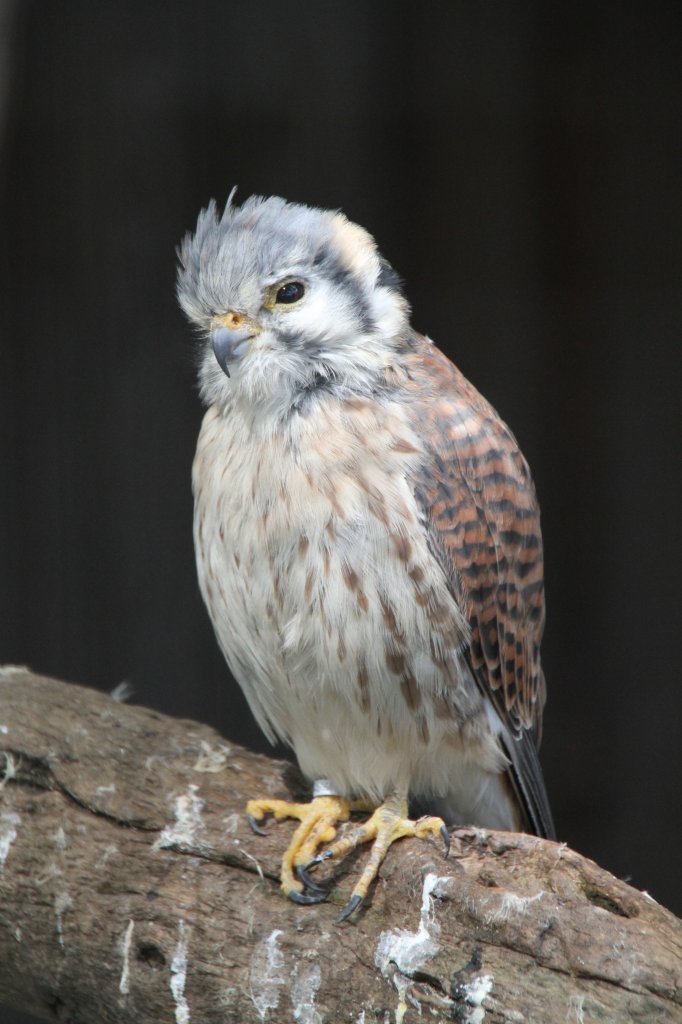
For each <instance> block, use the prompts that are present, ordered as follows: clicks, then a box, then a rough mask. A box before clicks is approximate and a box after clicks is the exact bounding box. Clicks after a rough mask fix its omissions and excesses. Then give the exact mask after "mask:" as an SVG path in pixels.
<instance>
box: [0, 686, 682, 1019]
mask: <svg viewBox="0 0 682 1024" xmlns="http://www.w3.org/2000/svg"><path fill="white" fill-rule="evenodd" d="M0 776H2V782H1V783H0V1004H3V1005H5V1006H12V1007H17V1008H20V1009H22V1010H25V1011H28V1012H30V1013H33V1014H35V1015H36V1016H38V1017H41V1018H43V1019H45V1020H55V1019H58V1020H60V1021H70V1022H72V1024H78V1022H91V1021H93V1020H97V1021H101V1022H103V1024H108V1022H111V1024H124V1022H131V1024H132V1022H134V1024H141V1022H147V1021H149V1022H152V1021H153V1022H155V1024H156V1022H158V1021H175V1022H176V1024H190V1022H200V1024H213V1022H216V1024H217V1022H220V1024H226V1022H231V1021H235V1022H236V1021H240V1022H244V1024H250V1022H258V1024H260V1022H262V1021H266V1020H267V1021H273V1022H274V1021H277V1022H279V1021H296V1022H299V1024H321V1022H323V1021H324V1022H334V1021H349V1022H358V1024H359V1022H364V1024H370V1022H372V1021H378V1022H382V1024H383V1022H384V1021H386V1022H388V1021H394V1020H395V1021H398V1022H403V1024H414V1022H416V1021H418V1020H421V1021H424V1020H433V1021H458V1022H461V1024H476V1022H479V1021H483V1020H484V1019H485V1021H486V1022H487V1024H497V1022H526V1024H528V1022H538V1024H539V1022H543V1024H544V1022H554V1021H557V1022H562V1024H563V1022H565V1021H568V1022H575V1024H580V1022H582V1021H584V1022H587V1021H591V1020H595V1021H596V1020H608V1021H619V1022H620V1021H623V1022H625V1021H641V1022H642V1024H644V1022H646V1024H650V1022H654V1021H670V1022H673V1021H677V1022H679V1021H680V1019H681V1015H682V991H681V989H682V985H681V974H682V970H681V963H682V924H681V923H680V921H678V920H677V919H676V918H675V917H673V915H672V914H670V913H669V912H668V911H666V910H665V909H663V908H662V907H660V906H659V905H658V904H657V903H656V902H655V901H654V900H652V899H651V898H650V897H648V896H647V895H646V894H644V893H640V892H637V891H636V890H634V889H632V888H630V887H629V886H627V885H626V884H624V883H623V882H620V881H619V880H618V879H616V878H614V877H613V876H612V875H610V874H608V873H607V872H606V871H603V870H602V869H601V868H599V867H597V865H596V864H594V863H593V862H591V861H589V860H586V859H585V858H583V857H581V856H580V855H579V854H577V853H574V852H573V851H572V850H569V849H568V848H567V847H565V846H562V845H559V844H557V843H551V842H546V841H543V840H540V839H536V838H533V837H530V836H524V835H515V834H509V833H502V832H497V833H496V832H483V831H480V830H473V829H461V830H457V831H456V832H455V833H454V835H453V849H452V853H451V855H450V857H449V859H448V860H445V859H444V858H443V856H442V854H441V852H440V850H439V849H438V848H437V847H436V846H435V845H430V844H427V843H421V842H415V841H405V842H403V843H400V844H398V845H397V846H396V847H394V848H393V849H392V850H391V851H390V852H389V855H388V857H387V860H386V863H385V864H384V866H383V868H382V872H381V879H380V880H379V883H378V885H377V886H376V888H375V890H374V892H373V897H372V901H371V905H370V906H369V907H368V908H367V909H366V910H365V911H364V912H362V913H361V914H360V915H359V917H358V918H357V920H356V921H355V922H348V923H346V924H343V925H340V926H335V925H334V923H333V922H334V919H335V917H336V915H337V914H338V909H339V907H341V906H342V905H343V904H344V903H345V901H346V899H347V898H348V895H349V892H350V889H351V887H352V882H351V878H350V877H345V876H344V873H343V871H344V869H337V871H338V873H337V876H336V879H335V883H336V884H335V887H334V888H333V889H332V894H331V898H330V901H329V902H328V903H325V904H320V905H318V906H313V907H299V906H296V905H294V904H292V903H290V902H289V901H287V900H286V899H285V898H284V897H283V896H282V895H281V894H280V892H279V887H278V881H277V879H278V872H279V859H280V857H281V854H282V851H283V850H284V848H285V844H286V843H287V841H288V839H289V837H290V835H291V831H292V829H293V824H292V823H290V822H282V823H278V824H273V825H272V827H271V828H270V829H269V831H270V834H269V836H267V837H264V838H261V837H258V836H255V835H253V834H252V832H251V831H250V830H249V828H248V826H247V824H246V821H245V818H244V814H243V808H244V805H245V803H246V800H247V799H248V798H249V797H252V796H254V795H258V794H268V795H273V796H282V797H287V796H288V795H289V792H288V789H287V785H286V782H285V780H286V778H287V775H286V766H285V765H284V764H283V763H282V762H279V761H274V760H270V759H267V758H264V757H259V756H256V755H254V754H251V753H249V752H248V751H246V750H243V749H242V748H240V747H237V746H235V745H234V744H227V743H226V742H225V741H223V740H222V739H221V737H220V736H219V735H218V734H217V733H215V732H214V731H213V730H211V729H209V728H207V727H206V726H203V725H200V724H197V723H196V722H189V721H179V720H176V719H172V718H168V717H166V716H164V715H161V714H158V713H157V712H154V711H150V710H147V709H145V708H138V707H131V706H128V705H125V704H121V703H117V702H116V701H114V700H112V699H111V698H110V697H107V696H105V695H103V694H101V693H98V692H96V691H93V690H88V689H84V688H82V687H79V686H74V685H70V684H65V683H60V682H56V681H54V680H51V679H45V678H41V677H39V676H36V675H33V674H32V673H31V672H29V671H28V670H27V669H19V668H16V667H5V668H4V669H0ZM365 855H366V854H365V853H363V852H360V853H359V854H358V858H360V859H361V858H363V857H364V856H365ZM357 866H358V864H357V861H356V862H355V864H354V865H353V864H351V865H345V870H346V871H347V870H348V869H349V868H350V869H351V870H352V869H353V867H354V868H355V870H357Z"/></svg>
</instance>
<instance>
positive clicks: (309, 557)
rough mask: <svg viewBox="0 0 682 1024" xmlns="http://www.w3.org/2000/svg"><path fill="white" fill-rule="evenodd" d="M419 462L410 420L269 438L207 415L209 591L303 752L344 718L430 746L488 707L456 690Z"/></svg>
mask: <svg viewBox="0 0 682 1024" xmlns="http://www.w3.org/2000/svg"><path fill="white" fill-rule="evenodd" d="M421 458H422V452H421V446H420V443H419V441H418V439H417V438H416V437H415V436H414V435H413V434H412V431H411V430H410V429H408V426H407V424H406V421H405V419H404V418H403V417H401V414H400V409H399V408H398V409H396V410H391V409H389V410H383V411H382V416H381V417H377V415H376V411H375V410H374V409H373V408H372V406H371V404H370V403H369V402H367V403H363V402H362V401H358V402H357V403H355V404H354V405H353V406H352V407H350V408H349V407H348V406H347V405H343V404H341V403H339V405H338V406H337V407H335V408H332V409H331V410H330V411H328V412H327V413H326V414H325V415H324V416H323V415H320V416H317V417H315V418H311V417H308V418H307V419H305V420H304V419H300V420H299V421H298V422H297V423H296V424H294V425H293V426H291V427H290V428H288V429H282V430H280V431H279V432H277V433H272V434H269V435H267V436H264V437H261V438H254V436H253V434H252V433H251V432H248V431H247V430H246V429H245V427H244V425H243V424H242V423H241V421H240V419H239V417H234V418H231V417H230V416H227V415H224V414H221V413H220V412H219V411H218V410H216V409H210V410H209V411H208V413H207V414H206V417H205V419H204V423H203V426H202V430H201V434H200V437H199V443H198V447H197V453H196V458H195V463H194V472H193V479H194V493H195V544H196V554H197V564H198V571H199V580H200V585H201V589H202V593H203V596H204V599H205V601H206V604H207V607H208V609H209V613H210V616H211V619H212V621H213V625H214V627H215V630H216V633H217V636H218V639H219V642H220V644H221V646H222V648H223V651H224V653H225V655H226V658H227V660H228V663H229V664H230V667H231V668H232V671H233V673H234V675H235V676H236V677H237V679H238V681H239V682H240V684H241V685H242V688H243V689H244V691H245V693H246V695H247V697H248V699H249V701H250V702H251V705H252V708H253V710H254V713H255V714H256V717H257V718H258V719H259V721H260V722H261V725H262V726H263V728H264V729H265V730H266V732H268V733H269V734H271V735H272V734H273V733H277V734H279V735H280V736H282V737H283V738H284V739H285V740H288V741H289V742H292V743H294V745H295V746H296V737H297V733H298V732H300V725H299V723H300V721H301V718H302V716H303V715H304V714H305V715H306V716H307V719H308V720H310V719H311V718H312V719H314V718H315V714H316V709H322V708H324V709H326V715H327V717H328V713H329V709H330V708H332V707H333V706H338V708H339V712H338V713H339V714H341V712H342V710H343V712H344V713H347V714H350V715H351V716H352V717H353V721H354V723H355V728H358V727H359V724H360V723H363V724H365V725H367V728H370V729H372V730H377V729H379V730H381V729H382V728H383V729H384V730H385V729H393V730H408V731H410V732H413V733H414V734H415V736H417V735H420V736H421V737H422V740H423V741H424V740H426V739H427V738H428V737H429V735H430V733H431V731H432V730H433V728H434V725H435V723H436V720H437V719H438V718H439V716H440V719H441V720H442V721H446V720H448V719H449V718H451V717H452V715H453V714H459V716H460V718H461V717H466V715H467V714H468V713H473V708H474V705H476V706H478V704H477V698H476V696H475V695H473V694H470V693H468V692H465V691H464V690H463V689H462V688H461V687H460V689H459V691H457V687H456V686H455V687H453V685H452V684H453V683H456V682H457V681H458V680H459V678H460V676H461V667H462V666H461V647H462V642H463V639H464V638H465V636H466V625H465V622H464V618H463V616H462V613H461V611H460V609H459V608H458V607H457V605H456V603H455V601H454V599H453V597H452V596H451V594H450V593H449V590H448V587H447V582H446V580H445V579H444V576H443V573H442V571H441V570H440V568H439V567H438V566H437V564H436V562H435V561H434V559H433V557H432V556H431V554H430V551H429V548H428V544H427V538H426V531H425V528H424V523H423V521H422V513H421V510H420V509H419V508H418V507H417V504H416V501H415V498H414V494H413V490H412V487H411V484H410V478H411V474H412V471H413V468H414V467H415V466H416V465H418V464H419V461H420V459H421ZM448 681H449V682H448ZM458 702H459V705H460V706H459V707H458V708H457V707H455V705H457V704H458ZM321 713H322V712H321ZM356 719H357V721H356ZM367 723H369V724H367ZM346 724H348V723H346ZM297 752H298V751H297ZM299 756H300V752H299ZM304 770H305V769H304Z"/></svg>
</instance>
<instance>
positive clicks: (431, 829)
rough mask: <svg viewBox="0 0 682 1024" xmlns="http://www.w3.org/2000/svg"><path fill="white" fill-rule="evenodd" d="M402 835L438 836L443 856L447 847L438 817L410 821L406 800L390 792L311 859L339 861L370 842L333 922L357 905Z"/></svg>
mask: <svg viewBox="0 0 682 1024" xmlns="http://www.w3.org/2000/svg"><path fill="white" fill-rule="evenodd" d="M404 836H413V837H415V838H417V839H426V838H427V837H428V836H440V837H441V838H442V840H443V841H444V843H445V853H446V856H447V852H448V850H449V848H450V836H449V833H448V831H447V829H446V827H445V824H444V822H443V820H442V819H441V818H434V817H424V818H419V820H418V821H412V820H411V819H410V818H408V816H407V799H406V798H405V796H404V795H403V794H401V793H394V794H392V795H391V796H389V797H388V799H386V800H385V801H384V803H383V804H381V806H380V807H377V809H376V810H375V811H374V813H373V814H372V816H371V818H369V820H368V821H366V822H365V823H364V825H360V826H359V827H358V828H355V829H353V830H352V831H351V832H349V833H348V834H347V835H345V836H344V837H343V838H342V839H339V840H337V842H335V843H334V844H333V845H332V846H330V847H329V848H328V849H326V850H324V851H323V852H322V853H320V854H318V856H317V857H315V858H314V860H313V861H312V863H313V864H320V863H322V862H323V861H325V860H332V859H333V860H339V859H340V858H341V857H345V856H346V854H348V853H350V851H351V850H354V849H356V847H358V846H360V845H361V844H362V843H368V842H372V850H371V852H370V855H369V859H368V861H367V864H366V865H365V867H364V870H363V872H362V874H361V875H360V878H359V880H358V882H357V884H356V886H355V888H354V889H353V892H352V895H351V898H350V900H349V901H348V903H347V904H346V906H345V907H344V908H343V910H342V911H341V913H340V914H339V916H338V918H337V923H338V922H340V921H344V920H345V919H346V918H347V917H349V916H350V915H351V914H352V913H353V911H354V910H355V909H356V908H357V907H359V906H360V904H361V903H362V901H363V900H364V899H365V897H366V895H367V892H368V890H369V887H370V885H371V884H372V882H373V881H374V879H375V878H376V876H377V874H378V872H379V868H380V867H381V865H382V863H383V860H384V857H385V856H386V853H387V852H388V849H389V847H390V846H391V845H392V844H393V843H394V842H395V841H396V840H397V839H402V838H403V837H404ZM308 866H310V865H308Z"/></svg>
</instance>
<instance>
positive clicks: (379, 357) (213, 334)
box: [178, 191, 554, 920]
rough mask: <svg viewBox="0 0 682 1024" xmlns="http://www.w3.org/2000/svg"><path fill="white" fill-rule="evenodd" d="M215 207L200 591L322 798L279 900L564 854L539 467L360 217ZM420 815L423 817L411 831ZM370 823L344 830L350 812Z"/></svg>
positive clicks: (207, 222)
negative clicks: (362, 856) (493, 856)
mask: <svg viewBox="0 0 682 1024" xmlns="http://www.w3.org/2000/svg"><path fill="white" fill-rule="evenodd" d="M233 196H234V191H233V193H232V194H231V195H230V198H229V200H228V202H227V205H226V207H225V209H224V211H223V212H222V213H220V211H219V210H218V208H217V206H216V204H215V202H211V203H210V204H209V206H208V208H207V209H206V210H204V211H202V212H201V214H200V215H199V220H198V223H197V227H196V230H195V232H194V233H193V234H188V235H187V236H186V237H185V239H184V241H183V243H182V245H181V246H180V249H179V262H180V266H179V272H178V298H179V302H180V305H181V307H182V309H183V311H184V312H185V314H186V315H187V317H188V318H189V320H190V321H191V323H192V324H193V325H194V327H195V328H196V329H197V331H198V335H199V339H200V341H199V383H200V392H201V397H202V399H203V402H204V403H205V405H206V406H207V411H206V414H205V417H204V420H203V424H202V427H201V432H200V434H199V440H198V445H197V451H196V457H195V460H194V466H193V489H194V501H195V513H194V540H195V548H196V559H197V567H198V576H199V584H200V588H201V593H202V595H203V598H204V601H205V603H206V606H207V608H208V612H209V615H210V617H211V621H212V623H213V626H214V629H215V633H216V636H217V639H218V643H219V644H220V647H221V648H222V651H223V653H224V655H225V658H226V659H227V663H228V665H229V668H230V670H231V672H232V674H233V675H234V677H235V678H236V679H237V681H238V682H239V684H240V686H241V687H242V689H243V691H244V693H245V695H246V698H247V700H248V702H249V705H250V707H251V710H252V711H253V714H254V715H255V717H256V719H257V720H258V722H259V724H260V726H261V728H262V729H263V731H264V732H265V734H266V736H267V737H268V738H269V739H270V740H271V741H272V742H275V740H276V739H278V738H279V739H280V740H283V741H284V742H285V743H286V744H288V745H289V746H290V747H291V748H293V750H294V752H295V754H296V757H297V759H298V762H299V765H300V768H301V770H302V772H303V774H304V776H306V778H307V779H308V780H310V782H311V784H312V799H311V801H310V802H308V803H294V802H288V801H284V800H277V799H268V798H264V799H253V800H250V801H249V803H248V805H247V808H246V811H247V814H248V816H249V820H250V821H251V823H252V824H253V826H254V828H255V829H256V830H257V831H260V829H259V826H258V822H260V821H262V820H263V819H264V818H265V817H266V815H268V814H272V815H274V817H275V818H276V819H281V818H285V817H293V818H295V819H298V820H299V822H300V823H299V825H298V826H297V828H296V831H295V833H294V835H293V839H292V841H291V844H290V846H289V848H288V850H287V851H286V853H285V855H284V858H283V862H282V872H281V881H282V888H283V889H284V891H285V893H286V894H287V895H288V896H289V897H291V898H292V899H294V900H295V901H297V902H300V903H313V902H318V901H320V900H322V899H324V898H325V897H326V896H327V891H326V889H325V888H324V886H323V885H320V884H319V882H318V881H316V880H315V878H314V875H313V874H312V871H313V867H314V866H316V865H318V864H319V863H321V862H322V861H324V860H331V861H338V860H340V859H341V858H342V857H344V855H346V854H347V853H348V852H349V851H350V850H352V849H354V848H356V847H357V846H359V845H360V844H363V843H370V844H371V852H370V855H369V857H368V859H367V863H366V866H365V867H364V869H363V870H362V872H361V874H360V877H359V880H358V882H357V884H356V885H355V887H354V889H353V893H352V895H351V897H350V900H349V901H348V903H347V905H346V906H345V908H344V910H343V911H342V913H341V916H340V918H339V920H342V919H343V918H345V917H347V916H349V915H350V914H351V913H352V912H353V911H354V910H355V909H356V907H358V906H359V905H360V904H361V903H362V901H363V900H364V899H365V897H366V895H367V893H368V890H369V888H370V886H371V884H372V882H373V881H374V879H375V877H376V875H377V873H378V870H379V868H380V866H381V863H382V861H383V859H384V856H385V855H386V852H387V850H388V849H389V847H390V845H391V844H392V843H393V842H394V841H395V840H396V839H399V838H401V837H404V836H416V837H420V838H428V837H438V836H439V835H443V837H444V838H445V840H446V842H447V838H448V832H447V829H446V825H452V824H468V825H475V826H479V827H484V828H490V829H507V830H513V831H521V830H526V831H530V832H533V833H535V834H537V835H540V836H547V837H553V836H554V827H553V824H552V817H551V812H550V809H549V803H548V799H547V794H546V790H545V786H544V782H543V777H542V772H541V768H540V764H539V761H538V756H537V746H538V743H539V740H540V730H541V719H542V710H543V705H544V701H545V683H544V677H543V673H542V668H541V664H540V639H541V635H542V630H543V623H544V593H543V561H542V539H541V534H540V525H539V510H538V504H537V500H536V496H535V490H534V487H533V483H532V481H531V477H530V473H529V469H528V466H527V464H526V461H525V459H524V458H523V455H522V454H521V452H520V451H519V448H518V445H517V442H516V440H515V438H514V436H513V434H512V433H511V431H510V430H509V428H508V427H507V426H506V425H505V424H504V423H503V421H502V420H501V419H500V417H499V416H498V414H497V413H496V412H495V410H494V409H493V408H492V406H491V405H490V404H489V403H488V402H487V401H486V400H485V399H484V398H483V397H482V396H481V395H480V394H479V393H478V391H476V389H475V388H474V387H473V385H472V384H470V383H469V381H468V380H467V379H466V378H465V377H464V376H463V375H462V374H461V373H460V371H459V370H458V369H457V367H456V366H454V365H453V363H451V362H450V361H449V360H448V359H447V358H446V356H444V355H443V353H442V352H440V351H439V350H438V348H436V346H435V345H434V344H433V343H432V342H431V341H430V340H429V339H428V338H427V337H424V336H422V335H420V334H418V333H416V332H415V330H414V329H413V328H412V327H411V325H410V307H409V305H408V303H407V301H406V299H405V296H404V295H403V291H402V286H401V282H400V279H399V278H398V276H397V274H396V273H395V272H394V270H393V269H392V267H391V266H390V264H389V263H388V262H387V261H386V260H385V259H384V258H382V256H381V255H380V253H379V252H378V250H377V246H376V244H375V242H374V239H373V238H372V237H371V235H370V234H368V232H367V231H365V230H364V229H363V228H362V227H360V226H358V225H357V224H353V223H352V222H350V221H349V220H348V219H347V218H346V217H345V216H344V215H343V214H342V213H340V212H336V211H327V210H321V209H315V208H313V207H309V206H304V205H300V204H295V203H289V202H286V201H285V200H284V199H280V198H277V197H270V198H263V197H260V196H254V197H251V198H250V199H248V200H247V201H246V202H244V203H243V205H241V206H237V205H236V204H235V203H234V202H233ZM410 804H411V805H412V806H413V807H414V806H417V807H419V808H420V809H421V810H423V811H428V814H427V815H426V816H425V817H421V818H418V819H416V820H414V819H412V818H410V817H409V816H408V814H409V812H408V808H409V806H410ZM355 811H366V812H367V813H368V814H369V817H368V818H367V820H366V821H365V822H364V823H362V824H359V825H355V826H353V825H349V826H347V827H346V828H345V829H343V830H342V832H341V838H336V836H337V830H338V828H339V825H341V824H342V823H344V822H347V821H348V820H349V818H350V816H351V813H352V812H355Z"/></svg>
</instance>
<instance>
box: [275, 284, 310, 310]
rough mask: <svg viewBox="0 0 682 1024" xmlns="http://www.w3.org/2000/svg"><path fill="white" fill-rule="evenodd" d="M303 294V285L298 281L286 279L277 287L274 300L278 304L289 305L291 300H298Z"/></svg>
mask: <svg viewBox="0 0 682 1024" xmlns="http://www.w3.org/2000/svg"><path fill="white" fill-rule="evenodd" d="M304 295H305V286H304V285H302V284H301V282H300V281H287V283H286V284H283V285H282V286H281V288H278V290H277V294H276V295H275V302H276V303H277V304H278V305H282V306H290V305H291V304H292V303H293V302H299V301H300V299H302V298H303V296H304Z"/></svg>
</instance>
